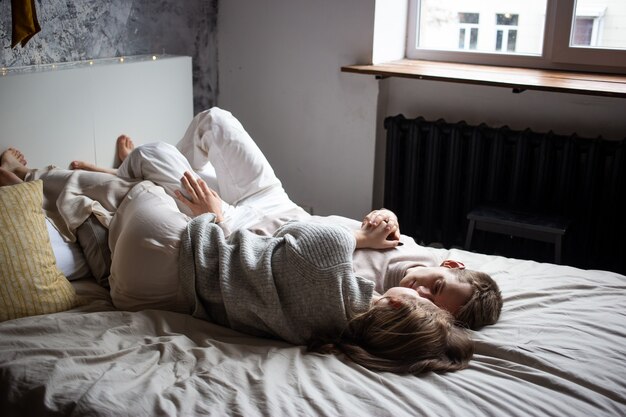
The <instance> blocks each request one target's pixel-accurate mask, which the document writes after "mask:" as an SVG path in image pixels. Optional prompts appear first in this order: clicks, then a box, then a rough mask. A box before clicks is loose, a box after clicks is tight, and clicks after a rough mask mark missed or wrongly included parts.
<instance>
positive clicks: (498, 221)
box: [465, 207, 569, 264]
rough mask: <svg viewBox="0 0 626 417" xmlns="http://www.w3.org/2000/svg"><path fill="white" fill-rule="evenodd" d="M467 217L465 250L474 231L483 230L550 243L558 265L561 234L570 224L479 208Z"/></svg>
mask: <svg viewBox="0 0 626 417" xmlns="http://www.w3.org/2000/svg"><path fill="white" fill-rule="evenodd" d="M467 218H468V220H469V225H468V227H467V237H466V239H465V250H469V249H470V246H471V244H472V235H473V234H474V230H484V231H486V232H492V233H500V234H503V235H509V236H515V237H521V238H525V239H532V240H538V241H542V242H550V243H553V244H554V262H555V263H557V264H560V263H561V251H562V244H563V235H564V234H565V232H566V231H567V227H568V225H569V221H567V220H566V219H563V218H560V217H550V216H543V215H537V214H533V213H524V212H518V211H512V210H503V209H498V208H494V207H478V208H476V209H474V210H472V211H470V212H469V213H468V214H467Z"/></svg>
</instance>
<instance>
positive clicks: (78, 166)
mask: <svg viewBox="0 0 626 417" xmlns="http://www.w3.org/2000/svg"><path fill="white" fill-rule="evenodd" d="M70 169H75V170H83V171H91V172H106V173H107V174H113V175H115V174H116V173H117V170H115V169H113V168H102V167H99V166H97V165H95V164H92V163H90V162H85V161H72V162H70Z"/></svg>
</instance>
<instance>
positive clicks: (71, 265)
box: [46, 218, 90, 281]
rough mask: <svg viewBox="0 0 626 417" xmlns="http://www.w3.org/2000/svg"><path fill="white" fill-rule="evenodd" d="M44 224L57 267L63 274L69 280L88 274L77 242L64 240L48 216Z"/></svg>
mask: <svg viewBox="0 0 626 417" xmlns="http://www.w3.org/2000/svg"><path fill="white" fill-rule="evenodd" d="M46 226H47V227H48V235H49V236H50V244H51V245H52V251H53V252H54V257H55V258H56V261H57V267H58V268H59V269H60V270H61V272H63V275H65V276H66V277H67V279H69V280H70V281H72V280H75V279H80V278H85V277H88V276H90V270H89V265H87V260H86V259H85V256H84V255H83V250H82V249H81V248H80V246H79V245H78V243H76V242H66V241H65V240H64V239H63V236H61V234H60V233H59V231H58V230H57V229H55V227H54V226H53V225H52V222H50V220H49V219H48V218H46Z"/></svg>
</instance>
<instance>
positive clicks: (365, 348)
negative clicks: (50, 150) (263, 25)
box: [0, 150, 473, 374]
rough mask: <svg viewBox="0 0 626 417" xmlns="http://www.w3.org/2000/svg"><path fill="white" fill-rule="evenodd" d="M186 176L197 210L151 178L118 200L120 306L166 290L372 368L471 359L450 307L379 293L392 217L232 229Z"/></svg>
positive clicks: (438, 366)
mask: <svg viewBox="0 0 626 417" xmlns="http://www.w3.org/2000/svg"><path fill="white" fill-rule="evenodd" d="M23 164H25V160H24V159H23V156H22V155H21V154H20V153H19V152H18V151H16V150H9V151H7V152H5V153H4V154H3V155H2V161H1V166H2V169H1V170H0V181H1V183H2V184H11V183H17V182H21V181H22V180H23V179H25V178H26V177H27V175H29V174H31V173H30V172H29V171H28V170H27V169H25V165H23ZM45 178H48V179H49V178H50V177H45ZM183 183H184V186H185V189H186V191H187V192H188V194H189V197H188V198H184V197H181V201H182V202H183V204H185V206H186V207H188V208H189V209H190V210H191V212H192V214H194V215H195V216H196V217H194V218H193V219H192V220H189V218H188V217H187V216H186V215H183V214H182V213H181V212H180V211H179V210H178V208H177V207H176V205H175V203H174V200H173V199H172V198H171V197H169V196H168V195H166V194H165V192H164V191H163V188H162V187H159V186H155V185H154V184H153V183H151V182H149V181H143V182H140V183H138V184H136V185H135V186H133V187H132V188H131V189H130V191H129V192H128V194H127V195H126V196H125V198H124V199H123V201H122V203H121V204H120V205H119V207H118V208H117V211H116V213H115V215H114V217H113V220H112V222H111V225H110V243H111V246H112V257H113V261H112V273H111V278H110V279H111V290H112V299H113V300H114V303H115V304H116V306H118V307H120V304H121V305H126V306H128V307H130V308H131V309H136V308H137V307H138V306H139V305H142V304H145V303H146V302H147V303H150V301H152V300H151V297H153V296H155V295H156V293H157V292H161V295H164V296H165V299H164V300H161V301H162V302H163V304H162V307H168V308H170V309H174V310H178V311H186V312H191V313H192V314H193V315H194V316H196V317H199V318H204V319H208V320H211V321H213V322H216V323H219V324H222V325H225V326H229V327H231V328H233V329H235V330H239V331H242V332H245V333H248V334H252V335H257V336H266V337H267V336H269V337H277V338H281V339H283V340H286V341H288V342H291V343H294V344H308V345H309V346H310V347H311V348H312V349H315V350H318V351H325V352H328V351H335V352H341V353H344V354H345V355H346V356H347V357H349V358H350V359H352V360H353V361H355V362H357V363H359V364H361V365H363V366H366V367H368V368H370V369H373V370H384V371H393V372H400V373H407V372H408V373H414V374H417V373H421V372H425V371H431V370H432V371H438V372H445V371H453V370H457V369H461V368H464V367H465V366H466V365H467V363H468V361H469V359H470V358H471V356H472V354H473V344H472V342H471V339H470V338H469V336H468V335H467V333H466V332H465V330H462V329H460V328H458V327H456V326H454V322H453V317H452V316H451V315H450V314H449V313H447V312H445V311H444V310H441V309H439V308H437V307H436V306H435V305H434V304H432V303H431V302H430V301H428V300H426V299H424V298H421V297H419V296H418V295H417V293H416V292H415V291H414V290H410V289H407V288H401V287H394V288H392V289H390V290H389V291H387V292H386V293H385V294H383V295H382V296H381V295H378V294H377V293H375V291H374V283H373V282H371V281H368V280H365V279H363V278H360V277H357V276H356V275H354V273H353V271H352V259H351V257H352V253H353V252H354V249H355V248H356V247H370V248H389V247H393V246H395V245H396V244H397V241H395V242H394V241H389V240H387V236H388V235H389V234H390V231H389V230H387V228H386V223H385V222H381V223H379V225H378V226H377V227H370V228H367V229H362V230H359V231H357V232H351V231H349V230H348V229H347V228H345V227H343V226H338V225H325V224H316V223H307V222H293V223H288V224H286V225H285V226H283V227H281V228H280V229H279V230H278V231H277V233H275V235H274V236H273V237H261V236H258V235H255V234H253V233H251V232H249V231H247V230H244V229H240V230H237V231H235V232H233V233H232V234H231V235H230V236H229V238H228V239H227V238H226V237H225V234H224V231H223V230H222V229H221V228H220V226H218V225H217V224H216V223H222V222H223V221H224V215H223V211H222V200H221V199H220V198H219V197H218V196H217V193H215V192H214V191H212V190H210V189H209V188H208V187H207V186H206V184H205V183H204V182H203V181H202V180H197V179H195V178H194V177H193V175H191V173H190V172H186V173H185V176H184V180H183ZM175 235H176V236H175ZM179 243H180V244H179ZM178 246H180V251H179V250H178ZM129 256H130V257H129ZM173 266H175V267H176V269H177V270H179V271H180V274H178V271H172V270H171V268H172V267H173ZM166 271H170V272H173V274H171V275H169V276H166V275H164V273H166V274H167V272H166ZM164 287H166V288H167V287H169V288H170V289H171V290H172V292H171V293H169V294H167V293H165V292H164V291H163V290H164ZM155 288H156V290H155ZM133 304H134V305H133Z"/></svg>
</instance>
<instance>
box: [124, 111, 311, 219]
mask: <svg viewBox="0 0 626 417" xmlns="http://www.w3.org/2000/svg"><path fill="white" fill-rule="evenodd" d="M177 147H178V149H180V150H181V152H178V151H177V150H176V149H175V148H174V147H173V146H171V145H168V144H165V143H153V144H148V145H143V146H140V147H137V148H136V149H135V150H134V151H133V152H131V153H130V155H128V157H127V158H126V159H125V160H124V162H123V163H122V165H121V166H120V168H119V170H118V175H119V176H122V177H126V178H133V179H146V180H150V181H152V182H154V183H156V184H158V185H160V186H162V187H163V188H165V190H166V192H167V193H168V194H169V195H170V196H172V197H174V198H175V194H174V191H175V190H181V183H180V179H181V177H182V176H183V173H184V172H185V171H193V170H201V169H203V168H206V167H207V166H212V167H213V168H214V169H215V173H216V181H217V185H218V191H219V194H220V197H221V198H222V200H224V204H223V207H222V210H223V214H224V218H225V222H224V224H223V225H222V226H223V227H224V229H225V230H230V231H234V230H237V229H240V228H249V227H250V226H252V225H254V224H257V223H259V222H260V221H261V219H263V217H264V216H272V217H275V216H277V215H281V214H283V213H286V212H289V216H294V215H297V216H298V217H300V216H304V217H306V216H307V214H306V212H304V210H302V209H300V208H299V207H298V206H297V205H296V204H295V203H293V202H292V201H291V200H290V199H289V197H288V196H287V193H286V192H285V190H284V189H283V187H282V184H281V182H280V180H278V178H277V177H276V175H275V173H274V170H273V169H272V167H271V166H270V164H269V162H268V161H267V159H266V158H265V156H264V155H263V153H262V152H261V150H260V149H259V147H258V146H257V145H256V143H254V141H253V140H252V138H251V137H250V136H249V135H248V133H247V132H246V131H245V130H244V128H243V126H242V125H241V123H239V121H238V120H237V119H236V118H235V117H233V116H232V115H231V114H230V113H229V112H227V111H224V110H222V109H219V108H217V107H214V108H212V109H211V110H207V111H204V112H202V113H200V114H198V115H197V116H196V117H195V118H194V119H193V120H192V122H191V124H190V125H189V128H188V129H187V132H186V133H185V136H184V137H183V139H182V140H181V141H180V142H179V143H178V145H177ZM181 153H182V155H181ZM183 155H184V156H183ZM190 163H191V165H190ZM192 168H193V170H192ZM176 203H177V205H178V208H179V209H180V210H181V211H182V212H183V213H185V214H188V215H191V212H190V211H189V209H188V208H187V206H185V205H184V204H183V203H181V202H180V201H178V200H177V199H176Z"/></svg>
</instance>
